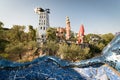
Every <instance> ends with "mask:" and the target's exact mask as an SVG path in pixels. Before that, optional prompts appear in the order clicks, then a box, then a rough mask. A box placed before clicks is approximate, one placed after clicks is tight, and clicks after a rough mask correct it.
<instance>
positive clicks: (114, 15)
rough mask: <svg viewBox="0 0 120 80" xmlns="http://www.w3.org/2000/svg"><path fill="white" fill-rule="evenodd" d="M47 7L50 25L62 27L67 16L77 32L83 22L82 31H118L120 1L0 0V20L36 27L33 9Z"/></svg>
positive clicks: (96, 32)
mask: <svg viewBox="0 0 120 80" xmlns="http://www.w3.org/2000/svg"><path fill="white" fill-rule="evenodd" d="M37 7H42V8H43V9H46V8H49V9H50V14H49V20H50V26H51V27H65V26H66V23H65V20H66V16H68V17H69V19H70V22H71V23H70V24H71V30H72V31H74V32H78V31H79V28H80V25H81V24H83V25H84V28H85V34H89V33H95V34H105V33H116V32H120V0H0V21H2V22H3V23H4V27H7V28H11V27H12V25H25V26H28V25H33V27H34V28H37V26H38V15H37V14H35V12H34V9H35V8H37Z"/></svg>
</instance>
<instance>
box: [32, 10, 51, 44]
mask: <svg viewBox="0 0 120 80" xmlns="http://www.w3.org/2000/svg"><path fill="white" fill-rule="evenodd" d="M34 11H35V13H37V14H38V15H39V24H38V27H37V33H36V39H37V43H38V44H41V43H43V42H45V41H46V29H47V28H48V27H49V13H50V11H49V9H43V8H35V9H34Z"/></svg>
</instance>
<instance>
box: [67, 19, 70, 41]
mask: <svg viewBox="0 0 120 80" xmlns="http://www.w3.org/2000/svg"><path fill="white" fill-rule="evenodd" d="M70 29H71V28H70V20H69V17H66V40H69V39H70Z"/></svg>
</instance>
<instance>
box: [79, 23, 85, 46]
mask: <svg viewBox="0 0 120 80" xmlns="http://www.w3.org/2000/svg"><path fill="white" fill-rule="evenodd" d="M84 32H85V30H84V25H83V24H82V25H81V26H80V29H79V32H78V44H81V43H83V38H84Z"/></svg>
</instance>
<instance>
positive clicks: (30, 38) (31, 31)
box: [28, 25, 36, 41]
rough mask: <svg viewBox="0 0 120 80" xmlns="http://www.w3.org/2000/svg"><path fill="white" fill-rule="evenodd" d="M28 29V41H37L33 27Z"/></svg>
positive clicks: (30, 26)
mask: <svg viewBox="0 0 120 80" xmlns="http://www.w3.org/2000/svg"><path fill="white" fill-rule="evenodd" d="M28 27H29V32H28V39H29V40H30V41H32V40H33V41H35V39H36V31H35V29H34V28H33V26H32V25H29V26H28Z"/></svg>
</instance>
